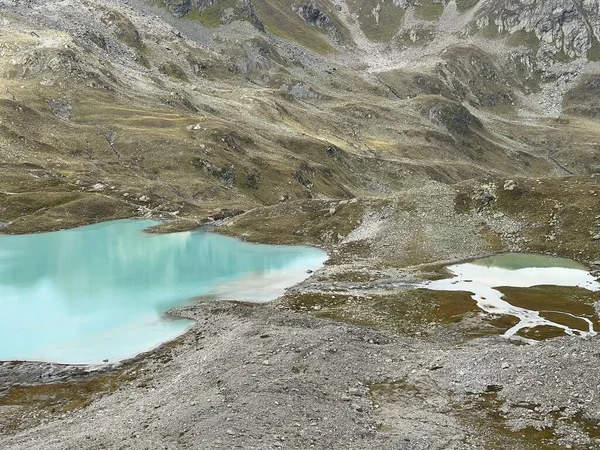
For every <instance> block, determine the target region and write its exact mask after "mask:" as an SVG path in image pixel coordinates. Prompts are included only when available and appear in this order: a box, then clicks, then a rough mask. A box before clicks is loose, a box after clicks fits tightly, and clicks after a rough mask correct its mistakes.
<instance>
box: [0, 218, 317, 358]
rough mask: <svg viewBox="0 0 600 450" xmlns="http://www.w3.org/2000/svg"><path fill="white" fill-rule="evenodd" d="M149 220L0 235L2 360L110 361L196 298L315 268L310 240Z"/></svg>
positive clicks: (170, 331) (250, 295) (255, 295)
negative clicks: (236, 235)
mask: <svg viewBox="0 0 600 450" xmlns="http://www.w3.org/2000/svg"><path fill="white" fill-rule="evenodd" d="M158 224H159V222H156V221H153V220H140V219H126V220H117V221H112V222H105V223H100V224H96V225H89V226H84V227H80V228H75V229H70V230H65V231H57V232H52V233H40V234H30V235H19V236H8V235H5V236H0V308H1V311H2V313H1V315H0V360H29V361H47V362H59V363H69V364H96V363H100V362H102V361H106V360H108V361H110V362H116V361H120V360H123V359H126V358H130V357H133V356H135V355H137V354H139V353H142V352H144V351H148V350H151V349H153V348H156V347H157V346H159V345H160V344H162V343H164V342H167V341H169V340H172V339H174V338H176V337H177V336H179V335H181V334H183V333H184V332H186V331H187V330H188V329H189V328H190V327H191V326H192V322H191V321H188V320H183V319H175V318H171V317H169V316H167V315H165V313H166V312H167V311H168V310H170V309H173V308H175V307H180V306H184V305H187V304H190V303H193V297H197V296H203V295H210V296H211V297H215V298H217V299H225V300H242V301H254V302H265V301H270V300H273V299H275V298H276V297H278V296H279V295H281V294H282V293H283V292H284V290H285V289H286V288H287V287H289V286H291V285H293V284H295V283H298V282H300V281H302V280H304V279H305V278H307V277H308V276H309V275H308V273H307V272H309V271H312V270H316V269H318V268H320V267H321V266H322V265H323V263H324V262H325V261H326V260H327V254H326V253H325V252H324V251H322V250H319V249H316V248H313V247H301V246H274V245H257V244H249V243H245V242H242V241H240V240H237V239H233V238H229V237H225V236H221V235H217V234H213V233H208V232H203V231H190V232H182V233H172V234H151V233H147V232H144V229H146V228H148V227H151V226H154V225H158Z"/></svg>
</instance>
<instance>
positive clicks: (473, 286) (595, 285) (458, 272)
mask: <svg viewBox="0 0 600 450" xmlns="http://www.w3.org/2000/svg"><path fill="white" fill-rule="evenodd" d="M447 269H448V270H449V271H450V272H451V273H452V274H453V275H454V277H453V278H449V279H442V280H436V281H430V282H426V283H424V284H422V285H421V286H420V287H422V288H425V289H431V290H437V291H465V292H469V293H471V294H472V296H471V298H472V299H473V300H475V302H476V303H477V306H478V307H479V308H480V309H481V310H483V311H484V312H486V313H489V314H494V315H496V314H498V315H510V316H514V317H515V318H517V319H518V322H517V323H516V324H515V325H514V326H512V327H510V328H509V329H508V330H506V332H505V333H504V334H503V336H504V337H506V338H511V339H518V340H522V341H526V342H532V340H531V339H527V338H525V337H523V336H519V335H518V334H517V333H519V332H521V331H523V330H528V329H533V328H536V327H555V328H558V329H561V330H563V331H564V333H566V334H568V335H578V336H582V337H589V336H594V335H596V334H597V330H595V329H594V323H593V320H592V319H593V317H589V316H586V315H582V314H574V313H570V312H568V311H566V310H561V311H558V310H532V309H527V308H524V307H520V306H516V305H513V304H511V303H509V302H508V301H506V299H505V296H504V294H503V293H502V288H503V287H515V288H530V287H534V286H570V287H574V288H575V287H576V288H581V289H585V290H588V291H593V292H598V291H600V283H599V282H598V280H597V279H596V278H595V277H594V276H592V275H591V274H590V273H589V272H588V271H587V270H586V269H585V267H584V266H582V265H581V264H578V263H576V262H575V261H571V260H567V259H562V258H552V257H548V256H543V255H531V254H504V255H497V256H493V257H489V258H484V259H481V260H477V261H474V262H470V263H464V264H455V265H452V266H449V267H448V268H447ZM522 295H525V296H526V295H527V293H526V291H525V292H524V293H523V294H522ZM544 316H546V317H544ZM560 316H569V320H568V321H567V322H573V320H572V319H576V320H578V321H580V323H581V324H582V325H583V326H582V327H580V328H575V327H573V326H569V325H566V324H565V323H562V321H560V320H559V317H560ZM548 317H555V320H550V319H549V318H548Z"/></svg>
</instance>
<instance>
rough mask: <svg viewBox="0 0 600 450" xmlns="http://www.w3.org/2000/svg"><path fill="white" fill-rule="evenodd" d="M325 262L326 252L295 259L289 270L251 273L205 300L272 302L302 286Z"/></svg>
mask: <svg viewBox="0 0 600 450" xmlns="http://www.w3.org/2000/svg"><path fill="white" fill-rule="evenodd" d="M327 259H328V256H327V254H326V253H325V252H314V254H311V255H309V256H306V257H303V258H298V259H297V260H296V261H295V263H294V264H293V265H292V266H290V267H286V268H284V269H269V270H261V271H256V272H251V273H248V274H246V275H244V276H243V277H242V278H239V279H236V280H230V281H228V282H226V283H222V284H218V285H217V286H215V287H214V288H213V289H212V290H211V291H210V292H209V293H208V294H207V296H209V297H212V298H214V299H216V300H230V301H231V300H234V301H242V302H252V303H267V302H271V301H273V300H275V299H276V298H278V297H280V296H282V295H283V294H284V293H285V291H286V290H287V289H288V288H291V287H292V286H294V285H296V284H298V283H301V282H302V281H304V280H306V279H307V278H308V277H310V276H311V274H312V273H313V272H314V271H316V270H319V269H321V268H322V267H323V264H324V263H325V261H327Z"/></svg>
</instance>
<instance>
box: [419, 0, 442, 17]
mask: <svg viewBox="0 0 600 450" xmlns="http://www.w3.org/2000/svg"><path fill="white" fill-rule="evenodd" d="M443 13H444V4H443V3H438V2H435V1H433V0H420V4H419V5H417V6H415V17H417V19H421V20H427V21H435V20H439V18H440V17H442V14H443Z"/></svg>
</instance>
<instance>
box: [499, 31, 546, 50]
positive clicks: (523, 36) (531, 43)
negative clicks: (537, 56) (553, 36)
mask: <svg viewBox="0 0 600 450" xmlns="http://www.w3.org/2000/svg"><path fill="white" fill-rule="evenodd" d="M506 43H507V44H508V45H510V46H513V47H519V46H521V45H523V46H525V47H528V48H530V49H532V50H533V51H534V52H535V53H537V51H538V49H539V48H540V40H539V39H538V37H537V36H536V34H535V31H524V30H518V31H515V32H514V33H512V34H510V35H509V36H508V38H506Z"/></svg>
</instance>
